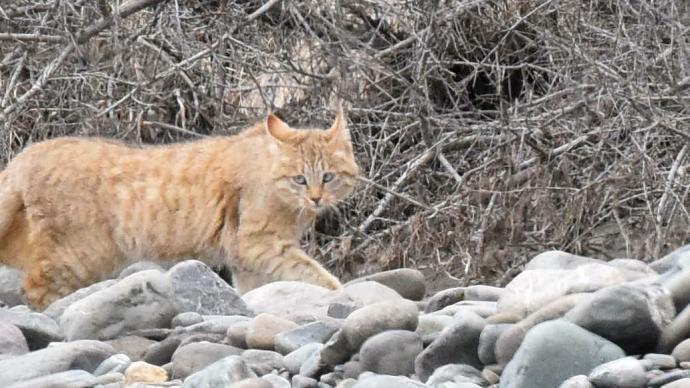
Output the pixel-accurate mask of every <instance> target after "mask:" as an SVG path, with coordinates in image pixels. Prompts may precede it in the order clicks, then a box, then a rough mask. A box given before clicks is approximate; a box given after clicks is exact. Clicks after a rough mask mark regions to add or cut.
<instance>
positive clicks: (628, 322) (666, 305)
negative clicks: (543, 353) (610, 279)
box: [565, 285, 675, 354]
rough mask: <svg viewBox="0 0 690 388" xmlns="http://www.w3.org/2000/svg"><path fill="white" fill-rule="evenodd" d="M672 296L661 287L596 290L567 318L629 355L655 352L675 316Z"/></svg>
mask: <svg viewBox="0 0 690 388" xmlns="http://www.w3.org/2000/svg"><path fill="white" fill-rule="evenodd" d="M674 315H675V309H674V307H673V303H672V302H671V298H670V297H669V296H668V294H667V293H666V292H665V291H664V290H663V289H661V288H658V287H652V286H648V287H641V286H633V285H620V286H612V287H607V288H604V289H602V290H599V291H597V292H595V293H594V294H593V295H592V298H591V299H589V300H586V301H584V302H582V303H579V304H578V305H576V306H575V307H574V308H573V309H572V310H570V311H569V312H568V313H567V314H566V315H565V319H566V320H568V321H570V322H572V323H574V324H576V325H578V326H580V327H582V328H585V329H587V330H589V331H591V332H593V333H595V334H598V335H600V336H602V337H604V338H606V339H608V340H610V341H612V342H614V343H616V344H617V345H618V346H620V347H622V348H623V350H625V351H626V353H628V354H643V353H647V352H650V351H653V350H654V349H655V347H656V344H657V342H658V340H659V337H660V336H661V331H662V329H663V328H664V327H666V326H667V325H668V324H669V323H671V320H672V319H673V316H674Z"/></svg>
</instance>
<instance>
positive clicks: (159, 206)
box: [0, 113, 358, 308]
mask: <svg viewBox="0 0 690 388" xmlns="http://www.w3.org/2000/svg"><path fill="white" fill-rule="evenodd" d="M325 172H330V173H332V174H333V175H332V176H333V179H332V180H331V181H329V182H327V183H323V176H324V173H325ZM357 173H358V168H357V165H356V163H355V160H354V156H353V153H352V145H351V142H350V138H349V134H348V131H347V128H345V125H344V123H343V117H342V113H339V114H338V116H337V117H336V120H335V123H334V124H333V126H332V128H330V129H329V130H325V131H324V130H294V129H292V128H289V127H288V126H287V125H286V124H285V123H283V122H282V121H280V119H278V118H277V117H275V116H273V115H269V116H268V117H267V119H266V120H265V121H264V122H263V123H260V124H257V125H256V126H254V127H252V128H249V129H248V130H246V131H244V132H243V133H241V134H239V135H237V136H232V137H214V138H208V139H203V140H200V141H196V142H190V143H180V144H173V145H165V146H151V147H138V148H137V147H131V146H127V145H125V144H119V143H116V142H112V141H106V140H99V139H85V138H59V139H55V140H49V141H44V142H41V143H37V144H34V145H31V146H29V147H27V148H26V149H25V150H24V151H23V152H22V153H20V154H19V155H18V156H17V157H16V158H14V159H13V160H12V161H11V162H10V163H9V165H8V166H7V168H6V169H5V171H3V172H2V173H0V262H2V263H5V264H8V265H11V266H14V267H17V268H20V269H22V270H23V271H24V280H23V287H24V292H25V295H26V298H27V300H28V301H29V303H31V304H32V305H33V306H35V307H39V308H40V307H45V306H46V305H47V304H49V303H50V302H52V301H54V300H55V299H57V298H59V297H61V296H64V295H66V294H68V293H70V292H72V291H74V290H75V289H77V288H80V287H83V286H85V285H87V284H89V283H92V282H94V281H96V280H99V279H101V278H103V277H104V276H106V275H108V274H110V273H112V272H113V271H114V270H117V269H119V268H121V267H122V266H124V265H125V264H127V263H129V262H132V261H136V260H142V259H151V258H155V259H159V260H179V259H181V258H185V257H197V258H199V259H202V260H205V261H207V262H209V263H219V262H226V263H228V264H229V265H230V267H231V268H232V271H233V280H234V282H235V286H236V287H238V289H239V290H240V292H245V291H247V290H249V289H252V288H254V287H256V286H259V285H261V284H264V283H267V282H269V281H272V280H278V279H281V280H302V281H306V282H310V283H314V284H319V285H322V286H325V287H329V288H334V289H335V288H339V287H341V285H340V282H339V281H338V279H336V278H335V277H334V276H332V275H331V274H329V273H328V272H327V271H326V270H325V269H324V268H322V267H321V266H320V265H319V264H318V263H317V262H316V261H314V260H313V259H312V258H310V257H309V256H308V255H307V254H306V253H305V252H303V251H302V250H301V249H300V247H299V240H300V237H301V236H302V233H303V231H304V230H305V228H306V227H307V226H309V225H310V224H311V223H312V222H313V220H314V218H315V217H316V215H317V214H318V213H319V212H320V211H321V210H322V209H324V208H326V207H329V206H333V205H334V204H335V203H336V202H338V201H339V200H341V199H343V198H344V197H345V196H347V195H348V194H349V193H350V192H351V191H352V188H353V186H354V183H355V177H356V175H357ZM296 175H303V176H304V177H305V178H306V181H307V183H308V184H307V185H304V184H300V183H298V182H297V181H296V180H295V178H294V177H295V176H296ZM327 179H328V178H327ZM314 200H318V205H316V204H315V202H314Z"/></svg>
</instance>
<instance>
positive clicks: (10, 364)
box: [0, 341, 115, 387]
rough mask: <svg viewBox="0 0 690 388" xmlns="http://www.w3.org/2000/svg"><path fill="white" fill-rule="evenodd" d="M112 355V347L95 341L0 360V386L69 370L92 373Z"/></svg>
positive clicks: (61, 345) (59, 345)
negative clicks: (81, 370)
mask: <svg viewBox="0 0 690 388" xmlns="http://www.w3.org/2000/svg"><path fill="white" fill-rule="evenodd" d="M114 353H115V350H114V349H113V348H112V346H110V345H108V344H104V343H102V342H98V341H74V342H69V343H55V344H53V345H51V346H49V347H47V348H45V349H41V350H37V351H34V352H31V353H27V354H24V355H21V356H16V357H12V358H9V359H5V360H0V371H2V373H0V387H7V386H9V385H10V384H12V383H16V382H19V381H24V380H29V379H33V378H36V377H41V376H46V375H50V374H54V373H59V372H64V371H66V370H68V369H83V370H85V371H87V372H93V371H94V370H95V369H96V367H98V365H99V364H100V363H101V362H102V361H103V360H105V359H106V358H108V357H110V356H112V355H113V354H114Z"/></svg>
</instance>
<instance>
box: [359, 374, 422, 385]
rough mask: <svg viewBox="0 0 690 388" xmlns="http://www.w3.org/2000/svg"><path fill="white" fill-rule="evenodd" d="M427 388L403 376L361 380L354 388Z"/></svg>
mask: <svg viewBox="0 0 690 388" xmlns="http://www.w3.org/2000/svg"><path fill="white" fill-rule="evenodd" d="M383 387H391V388H393V387H395V388H426V387H427V386H426V385H424V384H422V383H420V382H418V381H414V380H411V379H408V378H407V377H403V376H386V375H378V376H371V377H367V378H362V379H360V380H359V381H358V382H357V383H355V384H354V385H352V388H383Z"/></svg>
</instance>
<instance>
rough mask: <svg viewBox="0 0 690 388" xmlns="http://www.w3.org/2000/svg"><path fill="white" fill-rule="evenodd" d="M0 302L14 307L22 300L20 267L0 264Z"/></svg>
mask: <svg viewBox="0 0 690 388" xmlns="http://www.w3.org/2000/svg"><path fill="white" fill-rule="evenodd" d="M0 302H2V303H4V304H5V305H6V306H9V307H12V306H17V305H20V304H22V303H24V302H23V300H22V273H21V271H19V270H18V269H15V268H10V267H5V266H0Z"/></svg>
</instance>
